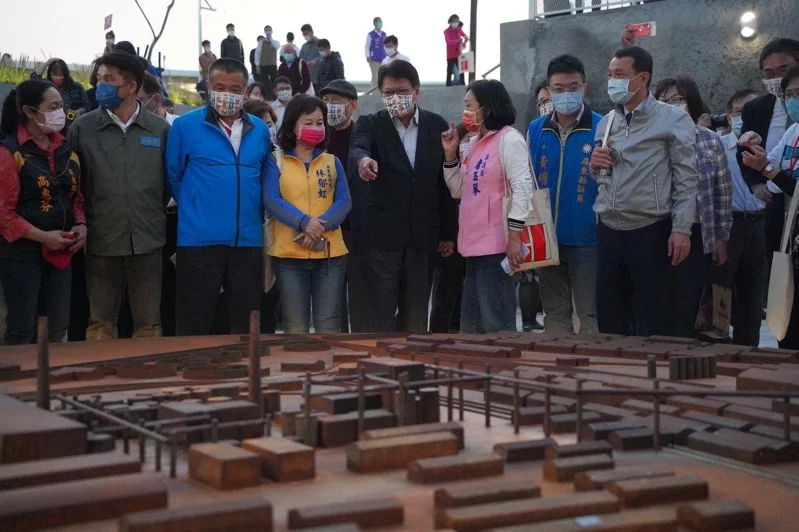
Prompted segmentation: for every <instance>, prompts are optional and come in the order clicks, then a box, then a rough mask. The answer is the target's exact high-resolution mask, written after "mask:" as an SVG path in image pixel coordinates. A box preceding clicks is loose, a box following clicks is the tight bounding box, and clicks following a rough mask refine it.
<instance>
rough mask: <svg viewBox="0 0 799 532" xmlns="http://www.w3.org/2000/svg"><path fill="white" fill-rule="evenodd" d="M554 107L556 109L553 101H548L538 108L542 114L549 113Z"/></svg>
mask: <svg viewBox="0 0 799 532" xmlns="http://www.w3.org/2000/svg"><path fill="white" fill-rule="evenodd" d="M552 109H554V107H552V102H547V103H545V104H544V105H542V106H540V107H539V108H538V113H539V114H540V115H541V116H544V115H548V114H549V113H551V112H552Z"/></svg>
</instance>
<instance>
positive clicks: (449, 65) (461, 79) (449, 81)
mask: <svg viewBox="0 0 799 532" xmlns="http://www.w3.org/2000/svg"><path fill="white" fill-rule="evenodd" d="M456 66H458V58H457V57H453V58H452V59H449V58H448V59H447V78H446V79H447V87H451V86H452V83H453V79H454V80H455V82H456V83H460V84H461V85H465V84H466V83H464V76H463V74H461V75H460V76H459V77H458V78H457V79H455V78H454V76H453V75H452V69H453V68H454V67H456Z"/></svg>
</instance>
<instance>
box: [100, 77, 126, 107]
mask: <svg viewBox="0 0 799 532" xmlns="http://www.w3.org/2000/svg"><path fill="white" fill-rule="evenodd" d="M95 97H96V98H97V103H98V104H99V105H100V107H102V108H103V109H108V110H109V111H113V110H114V109H116V108H117V107H119V106H120V105H122V102H124V101H125V99H124V98H120V97H119V87H117V86H116V85H111V84H110V83H105V82H100V83H98V84H97V92H96V93H95Z"/></svg>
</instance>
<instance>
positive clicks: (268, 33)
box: [264, 31, 272, 39]
mask: <svg viewBox="0 0 799 532" xmlns="http://www.w3.org/2000/svg"><path fill="white" fill-rule="evenodd" d="M264 35H266V38H267V39H271V38H272V32H271V31H265V32H264Z"/></svg>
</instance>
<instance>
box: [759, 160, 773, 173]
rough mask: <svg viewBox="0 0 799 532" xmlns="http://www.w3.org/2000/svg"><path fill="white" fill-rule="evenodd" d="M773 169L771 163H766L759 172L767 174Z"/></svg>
mask: <svg viewBox="0 0 799 532" xmlns="http://www.w3.org/2000/svg"><path fill="white" fill-rule="evenodd" d="M772 171H774V166H772V164H771V163H768V164H767V165H766V167H765V168H763V170H761V171H760V173H761V174H769V173H771V172H772Z"/></svg>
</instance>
